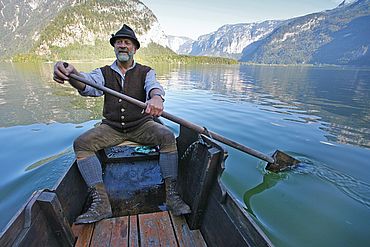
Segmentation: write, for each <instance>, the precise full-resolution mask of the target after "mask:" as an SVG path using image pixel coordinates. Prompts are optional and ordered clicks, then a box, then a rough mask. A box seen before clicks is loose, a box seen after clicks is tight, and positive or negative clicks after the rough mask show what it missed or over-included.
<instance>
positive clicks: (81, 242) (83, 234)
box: [72, 224, 94, 247]
mask: <svg viewBox="0 0 370 247" xmlns="http://www.w3.org/2000/svg"><path fill="white" fill-rule="evenodd" d="M72 231H73V234H74V235H75V236H76V237H77V241H76V244H75V247H87V246H90V242H91V237H92V235H93V231H94V224H81V225H73V226H72Z"/></svg>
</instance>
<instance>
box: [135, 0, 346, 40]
mask: <svg viewBox="0 0 370 247" xmlns="http://www.w3.org/2000/svg"><path fill="white" fill-rule="evenodd" d="M341 1H342V0H141V2H142V3H144V4H145V5H146V6H147V7H149V8H150V9H151V10H152V11H153V13H154V14H155V16H156V17H157V18H158V21H159V23H160V25H161V27H162V29H163V31H164V32H165V33H166V34H167V35H175V36H185V37H189V38H192V39H197V38H198V36H200V35H203V34H208V33H211V32H214V31H216V30H217V29H218V28H219V27H221V26H223V25H225V24H236V23H252V22H261V21H265V20H279V19H280V20H281V19H289V18H292V17H297V16H302V15H306V14H310V13H314V12H319V11H324V10H328V9H333V8H335V7H337V6H338V5H339V4H340V2H341Z"/></svg>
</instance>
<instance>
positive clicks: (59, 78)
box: [53, 61, 77, 84]
mask: <svg viewBox="0 0 370 247" xmlns="http://www.w3.org/2000/svg"><path fill="white" fill-rule="evenodd" d="M65 64H66V65H67V67H65ZM72 73H77V71H76V69H75V67H74V66H73V65H71V64H68V63H65V62H62V61H58V62H56V63H55V65H54V74H53V80H54V81H56V82H58V83H62V84H63V83H64V81H69V75H70V74H72Z"/></svg>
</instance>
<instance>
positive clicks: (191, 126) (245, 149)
mask: <svg viewBox="0 0 370 247" xmlns="http://www.w3.org/2000/svg"><path fill="white" fill-rule="evenodd" d="M70 77H71V78H72V79H74V80H77V81H80V82H82V83H84V84H87V85H89V86H91V87H93V88H96V89H99V90H101V91H103V92H105V93H108V94H111V95H113V96H116V97H117V98H121V99H123V100H126V101H127V102H129V103H132V104H134V105H137V106H139V107H141V108H143V109H144V108H146V104H145V103H144V102H141V101H139V100H137V99H134V98H132V97H130V96H127V95H124V94H122V93H119V92H117V91H114V90H112V89H110V88H107V87H104V86H101V85H98V84H95V83H92V82H90V81H89V80H87V79H85V78H83V77H80V76H77V75H75V74H71V75H70ZM161 116H162V117H164V118H166V119H168V120H171V121H172V122H175V123H177V124H180V125H183V126H185V127H187V128H189V129H193V130H195V131H197V132H198V133H200V134H205V135H207V136H210V137H211V138H213V139H215V140H217V141H219V142H222V143H224V144H226V145H228V146H230V147H233V148H235V149H238V150H240V151H243V152H245V153H248V154H250V155H252V156H254V157H257V158H260V159H262V160H264V161H267V162H269V163H275V160H274V159H273V158H272V157H271V156H268V155H265V154H263V153H261V152H259V151H257V150H254V149H251V148H249V147H247V146H244V145H242V144H240V143H238V142H235V141H233V140H230V139H227V138H226V137H223V136H221V135H219V134H217V133H215V132H212V131H208V130H206V129H205V128H204V127H201V126H199V125H196V124H194V123H191V122H189V121H186V120H185V119H182V118H179V117H177V116H174V115H172V114H170V113H168V112H165V111H164V112H163V113H162V115H161Z"/></svg>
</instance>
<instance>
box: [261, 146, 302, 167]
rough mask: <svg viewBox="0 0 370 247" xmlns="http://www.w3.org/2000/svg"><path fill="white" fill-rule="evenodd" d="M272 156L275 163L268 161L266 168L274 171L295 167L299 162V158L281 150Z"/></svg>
mask: <svg viewBox="0 0 370 247" xmlns="http://www.w3.org/2000/svg"><path fill="white" fill-rule="evenodd" d="M272 157H273V158H274V160H275V163H268V164H267V166H266V169H267V170H269V171H272V172H281V171H284V170H287V169H290V168H293V167H294V166H296V165H297V164H298V163H299V160H297V159H295V158H293V157H292V156H290V155H288V154H286V153H284V152H282V151H280V150H276V151H275V153H274V154H273V155H272Z"/></svg>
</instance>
